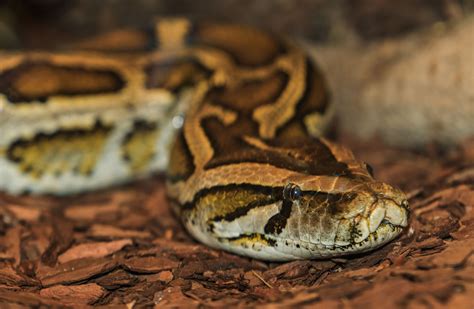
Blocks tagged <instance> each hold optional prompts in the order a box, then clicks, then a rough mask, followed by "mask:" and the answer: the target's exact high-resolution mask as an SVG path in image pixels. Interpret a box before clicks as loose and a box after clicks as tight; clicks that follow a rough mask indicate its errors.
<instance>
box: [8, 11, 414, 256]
mask: <svg viewBox="0 0 474 309" xmlns="http://www.w3.org/2000/svg"><path fill="white" fill-rule="evenodd" d="M75 48H76V49H75V50H74V51H68V50H61V51H55V52H43V51H21V52H11V51H10V52H2V53H0V132H1V135H0V189H1V190H3V191H7V192H10V193H23V192H31V193H41V194H42V193H52V194H69V193H77V192H81V191H85V190H92V189H97V188H100V187H105V186H109V185H113V184H117V183H122V182H125V181H128V180H130V179H135V178H137V177H142V176H146V175H149V174H151V173H153V172H156V171H164V170H166V171H167V172H166V173H167V192H168V195H169V200H170V203H171V204H172V205H173V209H174V210H175V212H176V214H177V216H178V217H179V218H180V219H181V220H182V222H183V224H184V226H185V227H186V228H187V230H188V231H189V232H190V233H191V234H192V235H193V236H194V237H195V238H196V239H198V240H199V241H201V242H203V243H205V244H207V245H209V246H212V247H215V248H221V249H224V250H228V251H231V252H234V253H238V254H242V255H246V256H250V257H254V258H260V259H265V260H274V261H284V260H292V259H301V258H325V257H332V256H339V255H345V254H353V253H359V252H364V251H368V250H372V249H374V248H377V247H379V246H381V245H383V244H384V243H386V242H388V241H390V240H391V239H393V238H394V237H396V236H397V235H398V234H399V233H400V231H401V230H402V228H403V227H404V226H406V224H407V215H408V208H407V202H406V197H405V195H404V194H403V193H402V192H401V191H400V190H398V189H396V188H393V187H391V186H389V185H387V184H384V183H381V182H378V181H376V180H374V178H373V177H372V176H371V174H370V173H369V171H368V169H367V166H366V164H364V163H362V162H359V161H357V160H356V159H355V158H354V156H353V155H352V153H351V152H350V151H349V150H347V149H345V148H344V147H342V146H339V145H336V144H333V143H331V142H329V141H328V140H326V139H324V138H323V137H321V135H322V132H324V128H325V127H326V123H327V122H328V120H329V118H330V114H331V105H330V104H329V95H328V92H327V90H326V86H325V84H324V81H323V79H322V76H321V74H320V73H319V71H318V70H317V68H316V67H315V66H314V64H313V63H312V61H311V60H310V59H308V57H306V55H305V54H304V52H303V51H302V50H301V49H299V48H298V47H297V46H296V45H294V44H293V43H292V42H290V41H288V40H285V39H279V38H275V37H274V36H272V35H269V34H267V33H263V32H260V31H258V30H255V29H252V28H247V27H243V26H235V25H216V24H208V23H201V24H193V23H190V22H189V21H187V20H184V19H163V20H161V21H159V22H157V23H156V25H155V27H154V29H153V31H146V32H142V31H132V30H130V31H121V32H116V33H111V34H107V35H103V36H99V37H97V38H94V39H91V40H88V41H84V42H81V43H80V44H78V45H77V46H76V47H75Z"/></svg>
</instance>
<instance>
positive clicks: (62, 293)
mask: <svg viewBox="0 0 474 309" xmlns="http://www.w3.org/2000/svg"><path fill="white" fill-rule="evenodd" d="M40 295H41V296H42V297H45V298H52V299H54V300H60V301H61V303H63V304H65V305H90V304H92V303H94V302H95V301H97V300H98V299H99V298H101V297H102V296H104V295H105V290H104V289H103V288H102V287H101V286H99V285H97V284H95V283H88V284H82V285H67V286H66V285H55V286H52V287H49V288H45V289H42V290H41V291H40Z"/></svg>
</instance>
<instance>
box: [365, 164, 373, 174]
mask: <svg viewBox="0 0 474 309" xmlns="http://www.w3.org/2000/svg"><path fill="white" fill-rule="evenodd" d="M364 163H365V168H366V169H367V171H368V172H369V174H370V176H372V177H374V168H373V167H372V166H371V165H370V164H369V163H367V162H364Z"/></svg>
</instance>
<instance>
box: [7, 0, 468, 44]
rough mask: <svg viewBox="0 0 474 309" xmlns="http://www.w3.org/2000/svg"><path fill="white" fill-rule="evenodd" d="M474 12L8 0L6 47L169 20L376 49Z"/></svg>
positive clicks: (325, 2)
mask: <svg viewBox="0 0 474 309" xmlns="http://www.w3.org/2000/svg"><path fill="white" fill-rule="evenodd" d="M473 9H474V1H472V0H398V1H393V0H335V1H334V0H278V1H275V0H259V1H251V0H207V1H193V0H154V1H153V0H121V1H117V0H101V1H96V0H19V1H18V0H3V1H0V44H2V45H0V46H3V47H18V45H20V46H33V47H43V45H48V44H49V45H50V44H51V42H54V41H57V40H63V41H64V40H69V39H73V38H77V37H83V36H87V35H91V34H94V33H97V32H103V31H107V30H110V29H113V28H117V27H131V26H133V27H136V26H146V25H149V24H150V21H152V20H153V18H154V17H157V16H169V15H172V16H187V17H191V18H193V19H197V20H200V19H212V20H216V21H227V22H229V21H230V22H239V23H246V24H251V25H257V26H259V27H262V28H265V29H269V30H273V31H276V32H284V33H288V34H290V35H296V36H300V37H305V38H308V39H311V40H313V41H318V42H326V41H334V40H336V41H337V40H345V39H347V36H348V35H355V36H357V37H359V38H362V39H364V40H369V41H370V40H377V39H380V38H385V37H394V36H400V35H404V34H407V33H410V32H412V31H414V30H418V29H420V28H423V27H427V26H430V25H432V24H434V23H436V22H439V21H447V20H453V19H459V18H461V17H462V16H463V15H465V14H467V13H469V12H471V11H472V10H473Z"/></svg>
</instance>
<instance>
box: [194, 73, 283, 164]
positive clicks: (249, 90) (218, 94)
mask: <svg viewBox="0 0 474 309" xmlns="http://www.w3.org/2000/svg"><path fill="white" fill-rule="evenodd" d="M287 79H288V77H287V75H286V74H285V73H283V72H276V73H275V74H274V75H272V76H270V77H269V78H268V79H265V80H259V81H249V82H245V83H243V84H241V85H239V86H237V87H234V88H215V89H212V90H211V91H210V92H209V94H208V95H207V96H206V98H205V100H206V101H209V102H213V104H218V105H220V106H223V107H224V108H225V109H227V110H232V111H236V112H237V113H238V117H239V118H238V120H237V121H235V122H234V123H232V124H231V125H228V126H226V125H224V124H223V123H222V122H221V121H219V119H217V118H216V117H209V118H206V119H204V120H202V122H201V126H202V128H203V129H204V131H205V133H206V136H207V137H208V139H209V140H210V142H211V144H212V146H213V149H214V157H213V159H212V160H211V162H209V163H208V164H207V165H206V167H205V168H206V169H208V168H212V167H216V166H219V165H223V164H227V163H231V162H234V163H235V162H240V161H249V162H252V161H253V159H255V158H257V157H258V156H259V153H261V152H260V151H259V150H255V149H253V148H252V147H250V146H249V145H248V144H247V143H245V142H243V140H242V136H258V124H257V123H256V122H255V121H254V120H253V119H252V113H253V111H254V109H255V108H256V107H258V106H261V105H264V104H267V103H268V102H271V101H273V100H275V99H276V98H277V97H278V96H279V95H280V94H281V91H282V90H283V89H284V87H285V84H286V82H287ZM222 132H226V134H222Z"/></svg>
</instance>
